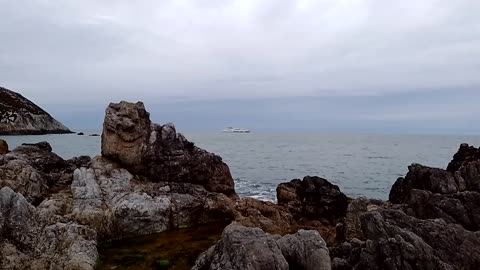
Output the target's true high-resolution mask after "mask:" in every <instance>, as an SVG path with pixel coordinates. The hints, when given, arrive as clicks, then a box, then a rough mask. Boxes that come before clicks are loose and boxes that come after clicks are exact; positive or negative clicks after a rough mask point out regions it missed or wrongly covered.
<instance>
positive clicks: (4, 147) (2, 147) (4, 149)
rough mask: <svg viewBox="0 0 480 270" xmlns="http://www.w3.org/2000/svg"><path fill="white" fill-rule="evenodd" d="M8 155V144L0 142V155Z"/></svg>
mask: <svg viewBox="0 0 480 270" xmlns="http://www.w3.org/2000/svg"><path fill="white" fill-rule="evenodd" d="M6 153H8V144H7V142H6V141H4V140H0V155H5V154H6Z"/></svg>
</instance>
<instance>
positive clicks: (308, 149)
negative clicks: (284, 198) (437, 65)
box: [2, 131, 480, 201]
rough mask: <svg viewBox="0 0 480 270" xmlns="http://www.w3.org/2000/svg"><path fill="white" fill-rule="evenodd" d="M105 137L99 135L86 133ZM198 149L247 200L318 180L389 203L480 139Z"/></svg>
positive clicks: (359, 139) (213, 138) (78, 142)
mask: <svg viewBox="0 0 480 270" xmlns="http://www.w3.org/2000/svg"><path fill="white" fill-rule="evenodd" d="M89 133H100V132H99V131H94V132H93V131H92V132H86V134H89ZM185 135H186V137H187V138H188V139H189V140H191V141H193V142H195V143H196V145H197V146H199V147H201V148H204V149H206V150H208V151H210V152H214V153H216V154H218V155H220V156H222V157H223V160H224V161H225V162H226V163H227V164H228V165H229V166H230V169H231V171H232V174H233V176H234V178H235V183H236V190H237V192H238V193H239V194H240V195H241V196H248V197H254V198H259V199H263V200H272V201H273V200H275V197H276V192H275V189H276V187H277V185H278V184H279V183H281V182H285V181H289V180H291V179H294V178H302V177H303V176H305V175H318V176H321V177H324V178H326V179H328V180H330V181H331V182H333V183H335V184H337V185H339V186H340V188H341V189H342V191H343V192H345V193H346V194H348V195H350V196H352V197H358V196H367V197H371V198H379V199H387V198H388V192H389V191H390V187H391V185H392V184H393V183H394V182H395V180H396V179H397V178H398V177H400V176H404V175H405V174H406V172H407V166H408V165H409V164H411V163H421V164H424V165H428V166H433V167H441V168H445V167H446V166H447V164H448V162H449V161H450V160H451V158H452V156H453V154H454V153H455V152H456V151H457V149H458V147H459V145H460V144H461V143H464V142H466V143H469V144H472V145H475V146H478V145H480V136H440V135H438V136H432V135H367V134H320V133H319V134H315V133H305V134H302V133H250V134H233V133H189V132H186V133H185ZM2 139H5V140H6V141H7V142H8V143H9V145H10V148H12V149H13V147H15V146H18V145H19V144H21V143H24V142H30V143H32V142H39V141H48V142H49V143H50V144H51V145H52V147H53V149H54V151H55V152H56V153H57V154H59V155H60V156H62V157H64V158H71V157H73V156H79V155H90V156H95V155H98V154H99V153H100V137H89V136H77V135H46V136H9V137H3V138H2Z"/></svg>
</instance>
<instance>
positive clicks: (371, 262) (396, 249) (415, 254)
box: [331, 208, 480, 270]
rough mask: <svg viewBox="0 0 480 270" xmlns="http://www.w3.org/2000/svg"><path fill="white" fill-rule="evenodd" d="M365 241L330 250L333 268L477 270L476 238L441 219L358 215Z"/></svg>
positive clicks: (395, 213) (392, 213)
mask: <svg viewBox="0 0 480 270" xmlns="http://www.w3.org/2000/svg"><path fill="white" fill-rule="evenodd" d="M361 224H362V230H363V233H364V235H365V237H366V239H367V240H366V241H360V240H358V239H352V240H351V241H350V242H346V243H344V244H342V245H340V246H338V247H336V248H335V249H332V250H331V251H332V256H334V257H337V258H338V259H336V260H334V261H335V262H336V263H335V264H334V266H335V267H334V268H333V269H399V270H400V269H478V267H479V266H480V255H479V254H480V235H479V234H478V233H473V232H471V231H467V230H465V229H464V228H462V227H461V226H459V225H455V224H448V223H446V222H445V221H443V220H441V219H435V220H420V219H416V218H414V217H410V216H408V215H406V214H405V213H403V212H402V211H399V210H389V209H383V208H380V209H378V210H374V211H370V212H367V213H365V214H363V215H362V216H361Z"/></svg>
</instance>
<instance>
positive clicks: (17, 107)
mask: <svg viewBox="0 0 480 270" xmlns="http://www.w3.org/2000/svg"><path fill="white" fill-rule="evenodd" d="M63 133H72V132H71V131H70V130H69V129H68V128H67V127H65V126H64V125H63V124H62V123H60V122H58V121H57V120H55V119H54V118H53V117H52V116H50V115H49V114H48V113H47V112H45V111H44V110H43V109H41V108H40V107H38V106H37V105H35V104H34V103H33V102H31V101H30V100H28V99H26V98H25V97H23V96H22V95H20V94H18V93H15V92H13V91H11V90H8V89H5V88H3V87H0V135H36V134H63Z"/></svg>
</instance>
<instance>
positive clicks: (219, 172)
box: [102, 101, 236, 197]
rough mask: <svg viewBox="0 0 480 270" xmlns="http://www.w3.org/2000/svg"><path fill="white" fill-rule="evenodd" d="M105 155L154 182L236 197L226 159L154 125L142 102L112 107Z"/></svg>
mask: <svg viewBox="0 0 480 270" xmlns="http://www.w3.org/2000/svg"><path fill="white" fill-rule="evenodd" d="M102 155H103V156H104V157H106V158H110V159H112V160H115V161H118V162H119V164H121V165H122V166H124V167H125V168H126V169H128V170H129V171H130V172H131V173H133V174H136V175H142V176H145V177H147V178H148V179H149V181H152V182H175V183H191V184H197V185H201V186H204V187H205V188H206V189H207V190H208V191H211V192H219V193H223V194H225V195H227V196H231V197H236V194H235V189H234V182H233V178H232V176H231V174H230V170H229V168H228V166H227V165H226V164H225V163H224V162H222V159H221V158H220V157H219V156H216V155H214V154H211V153H208V152H207V151H205V150H202V149H200V148H198V147H196V146H194V144H193V143H192V142H189V141H188V140H187V139H186V138H185V137H184V136H183V135H182V134H180V133H177V132H176V130H175V126H174V125H173V124H171V123H169V124H166V125H163V126H160V125H157V124H153V123H151V121H150V117H149V113H148V112H147V111H146V110H145V107H144V105H143V103H141V102H138V103H128V102H124V101H122V102H120V103H111V104H110V105H109V106H108V108H107V110H106V114H105V121H104V128H103V133H102Z"/></svg>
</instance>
